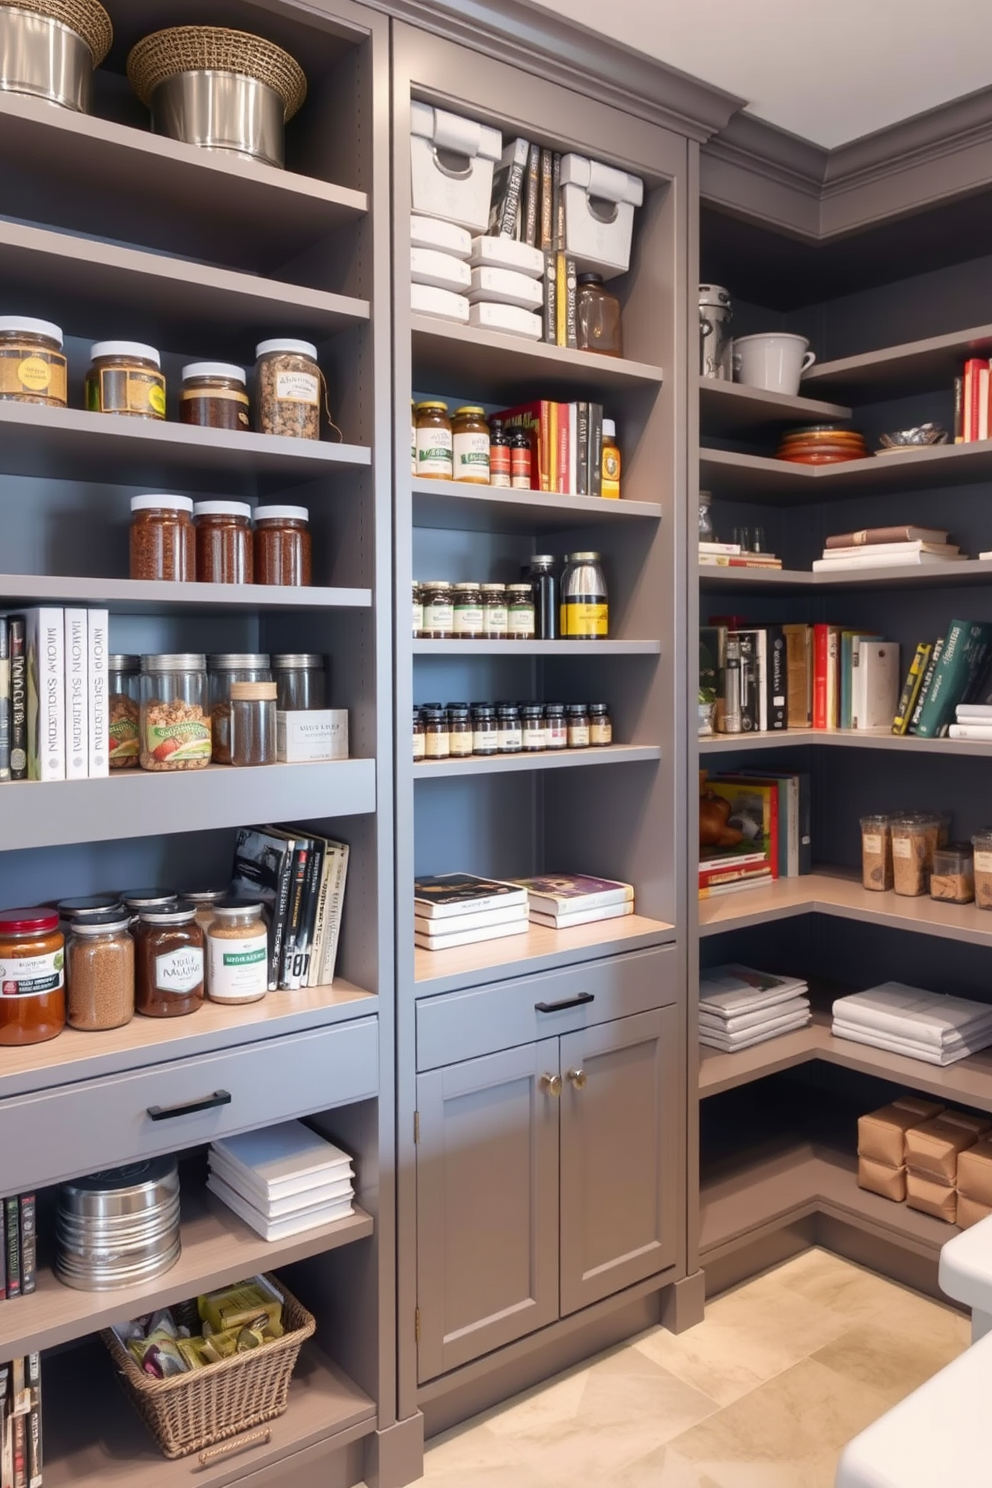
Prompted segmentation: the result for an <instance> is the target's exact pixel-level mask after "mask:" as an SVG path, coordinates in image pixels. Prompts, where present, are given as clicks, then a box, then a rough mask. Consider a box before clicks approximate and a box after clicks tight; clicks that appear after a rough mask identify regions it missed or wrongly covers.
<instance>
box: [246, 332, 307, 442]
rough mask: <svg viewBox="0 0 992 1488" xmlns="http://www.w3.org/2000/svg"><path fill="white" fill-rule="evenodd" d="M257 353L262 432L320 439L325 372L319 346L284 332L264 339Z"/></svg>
mask: <svg viewBox="0 0 992 1488" xmlns="http://www.w3.org/2000/svg"><path fill="white" fill-rule="evenodd" d="M255 357H256V362H255V374H256V389H255V404H256V410H257V418H258V428H259V433H261V434H281V435H287V436H289V437H290V438H292V439H319V438H320V387H321V372H320V368H319V367H318V365H317V348H316V346H314V345H313V343H312V342H311V341H296V340H293V339H292V338H290V337H286V336H281V337H276V338H275V339H274V340H272V341H260V342H259V344H258V345H257V346H256V348H255Z"/></svg>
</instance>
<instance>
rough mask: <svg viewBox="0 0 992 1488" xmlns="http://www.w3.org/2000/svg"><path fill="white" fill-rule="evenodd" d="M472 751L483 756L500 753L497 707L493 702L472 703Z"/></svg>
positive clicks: (487, 756)
mask: <svg viewBox="0 0 992 1488" xmlns="http://www.w3.org/2000/svg"><path fill="white" fill-rule="evenodd" d="M472 753H473V754H478V755H481V756H482V757H483V758H490V757H491V756H492V755H494V754H498V753H499V734H498V732H497V729H496V709H495V708H494V707H493V706H492V704H491V703H473V704H472Z"/></svg>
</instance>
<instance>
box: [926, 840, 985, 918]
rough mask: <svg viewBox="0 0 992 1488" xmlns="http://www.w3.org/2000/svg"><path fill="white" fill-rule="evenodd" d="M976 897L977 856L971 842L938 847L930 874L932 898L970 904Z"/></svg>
mask: <svg viewBox="0 0 992 1488" xmlns="http://www.w3.org/2000/svg"><path fill="white" fill-rule="evenodd" d="M974 897H975V858H974V853H973V850H972V847H971V844H970V843H960V842H956V843H952V844H949V845H948V846H947V847H938V848H937V849H936V850H935V851H934V855H933V872H932V873H931V874H930V898H931V899H943V900H944V901H945V902H946V903H948V904H970V903H971V902H972V900H973V899H974Z"/></svg>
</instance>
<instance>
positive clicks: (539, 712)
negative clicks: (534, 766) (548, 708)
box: [520, 703, 548, 754]
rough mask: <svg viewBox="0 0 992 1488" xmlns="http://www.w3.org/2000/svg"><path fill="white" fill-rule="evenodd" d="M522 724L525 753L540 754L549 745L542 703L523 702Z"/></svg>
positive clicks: (521, 711)
mask: <svg viewBox="0 0 992 1488" xmlns="http://www.w3.org/2000/svg"><path fill="white" fill-rule="evenodd" d="M520 725H521V733H522V742H523V752H524V754H538V753H541V752H543V751H544V750H545V749H547V747H548V743H547V730H546V728H545V723H544V705H543V704H542V703H522V704H521V706H520Z"/></svg>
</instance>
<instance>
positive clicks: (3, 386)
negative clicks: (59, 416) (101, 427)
mask: <svg viewBox="0 0 992 1488" xmlns="http://www.w3.org/2000/svg"><path fill="white" fill-rule="evenodd" d="M0 401H3V402H5V403H47V405H48V407H49V408H65V406H66V359H65V357H64V356H63V354H62V331H61V329H60V328H59V327H58V326H57V325H52V323H51V321H49V320H32V319H30V318H29V317H27V316H24V315H4V316H2V317H0Z"/></svg>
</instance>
